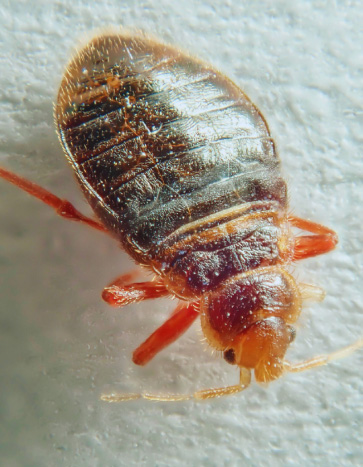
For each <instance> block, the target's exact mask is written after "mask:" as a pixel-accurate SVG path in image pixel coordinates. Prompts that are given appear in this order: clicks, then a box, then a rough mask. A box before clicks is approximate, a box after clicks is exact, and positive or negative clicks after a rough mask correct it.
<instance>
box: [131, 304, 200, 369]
mask: <svg viewBox="0 0 363 467" xmlns="http://www.w3.org/2000/svg"><path fill="white" fill-rule="evenodd" d="M198 315H199V307H198V304H196V303H189V304H184V303H182V304H181V305H179V306H178V307H177V308H176V310H175V311H174V312H173V313H172V315H171V316H170V318H169V319H167V320H166V321H165V322H164V323H163V324H162V325H161V326H160V327H159V328H158V329H157V330H156V331H154V332H153V333H152V334H151V336H150V337H148V338H147V339H146V341H145V342H143V343H142V344H141V345H140V346H139V347H138V348H137V349H136V350H135V351H134V353H133V356H132V361H133V362H134V363H135V364H136V365H146V363H148V362H149V361H150V360H151V359H152V358H154V357H155V355H156V354H158V353H159V352H160V351H161V350H163V349H164V348H165V347H167V346H168V345H170V344H172V343H173V342H174V341H176V340H177V339H178V338H179V337H180V336H181V335H182V334H184V332H185V331H186V330H187V329H189V327H190V326H191V325H192V323H193V322H194V320H195V319H196V318H197V316H198Z"/></svg>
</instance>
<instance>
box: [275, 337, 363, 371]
mask: <svg viewBox="0 0 363 467" xmlns="http://www.w3.org/2000/svg"><path fill="white" fill-rule="evenodd" d="M361 347H363V339H359V340H358V341H357V342H355V343H354V344H351V345H348V347H344V348H343V349H340V350H337V351H336V352H332V353H330V354H327V355H319V356H317V357H314V358H311V359H309V360H305V361H304V362H301V363H295V364H294V365H293V364H291V363H290V362H287V361H285V362H284V369H285V370H286V371H289V372H290V373H299V372H301V371H305V370H310V369H311V368H317V367H318V366H323V365H326V364H327V363H329V362H331V361H333V360H338V359H339V358H344V357H347V356H348V355H350V354H351V353H353V352H355V351H356V350H358V349H360V348H361Z"/></svg>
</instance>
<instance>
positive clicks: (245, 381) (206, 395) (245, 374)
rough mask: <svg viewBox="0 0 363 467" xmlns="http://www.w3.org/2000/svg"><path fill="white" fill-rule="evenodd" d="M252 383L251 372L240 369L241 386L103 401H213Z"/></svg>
mask: <svg viewBox="0 0 363 467" xmlns="http://www.w3.org/2000/svg"><path fill="white" fill-rule="evenodd" d="M250 381H251V372H250V370H248V369H246V368H241V369H240V380H239V384H236V385H234V386H227V387H225V388H216V389H203V390H202V391H197V392H195V393H194V394H180V395H179V394H170V395H161V394H147V393H144V394H104V395H102V396H101V400H103V401H105V402H125V401H130V400H135V399H140V398H143V399H147V400H149V401H156V402H179V401H185V400H190V399H192V398H193V397H194V399H196V400H205V399H213V398H215V397H221V396H230V395H232V394H237V393H238V392H241V391H243V390H244V389H246V388H247V387H248V386H249V384H250Z"/></svg>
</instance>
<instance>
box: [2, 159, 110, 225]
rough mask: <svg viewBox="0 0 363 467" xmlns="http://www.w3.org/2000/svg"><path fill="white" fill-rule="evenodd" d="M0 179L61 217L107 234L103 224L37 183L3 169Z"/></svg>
mask: <svg viewBox="0 0 363 467" xmlns="http://www.w3.org/2000/svg"><path fill="white" fill-rule="evenodd" d="M0 178H3V179H4V180H7V181H8V182H10V183H12V184H13V185H15V186H17V187H18V188H20V189H21V190H23V191H26V192H27V193H28V194H29V195H31V196H34V198H38V199H39V200H40V201H42V202H43V203H45V204H47V205H48V206H50V207H51V208H52V209H54V211H55V212H56V213H57V214H58V215H59V216H61V217H65V218H66V219H69V220H73V221H77V222H81V223H83V224H86V225H88V226H89V227H92V228H93V229H97V230H101V231H102V232H107V230H106V228H105V227H104V226H103V225H102V224H101V223H99V222H97V221H95V220H94V219H91V218H90V217H86V216H84V215H83V214H82V213H80V212H79V211H78V210H77V209H76V208H75V207H74V206H73V204H71V203H70V202H69V201H67V200H66V199H61V198H58V196H56V195H54V194H53V193H51V192H50V191H48V190H46V189H44V188H42V187H41V186H39V185H37V184H36V183H33V182H31V181H29V180H27V179H26V178H23V177H19V175H16V174H15V173H13V172H10V170H6V169H3V168H1V167H0Z"/></svg>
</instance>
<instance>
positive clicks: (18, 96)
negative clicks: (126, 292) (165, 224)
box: [0, 0, 363, 467]
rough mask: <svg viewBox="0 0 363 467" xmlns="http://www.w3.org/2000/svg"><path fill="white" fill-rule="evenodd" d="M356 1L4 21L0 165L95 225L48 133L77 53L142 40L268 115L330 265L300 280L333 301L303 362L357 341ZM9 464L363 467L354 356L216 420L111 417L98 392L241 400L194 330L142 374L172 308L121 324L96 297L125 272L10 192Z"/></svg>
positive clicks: (42, 11) (82, 230) (255, 395)
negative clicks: (207, 68)
mask: <svg viewBox="0 0 363 467" xmlns="http://www.w3.org/2000/svg"><path fill="white" fill-rule="evenodd" d="M359 3H360V2H359V1H357V2H354V1H352V2H339V1H336V2H333V1H331V2H324V1H316V2H312V1H311V2H309V1H305V2H304V1H301V0H300V1H294V2H290V1H273V2H269V1H254V2H247V1H238V2H237V1H235V2H230V1H228V0H218V1H215V0H214V1H212V0H210V1H209V2H193V1H192V0H181V1H178V2H172V1H171V0H169V1H167V0H164V1H158V2H156V1H152V0H144V1H141V0H137V1H132V0H126V1H122V2H121V1H120V2H116V1H111V0H109V1H104V2H102V1H98V2H92V1H90V0H89V1H79V0H73V1H63V2H61V1H58V2H56V1H40V0H33V1H32V2H27V1H17V2H10V1H6V0H2V1H1V4H0V22H1V24H0V35H1V47H2V50H1V54H0V56H1V71H0V80H1V85H0V140H1V143H0V151H1V152H0V163H1V165H3V166H6V167H8V168H11V169H13V170H14V171H16V172H18V173H21V174H23V175H25V176H27V177H28V178H30V179H31V180H33V181H36V182H38V183H39V184H41V185H43V186H44V187H47V188H50V189H52V190H53V191H54V192H55V193H56V194H58V195H59V196H62V197H67V198H69V199H70V200H71V201H72V202H74V203H75V204H76V205H77V207H79V208H80V209H82V210H83V211H84V212H87V210H88V208H87V206H86V205H85V203H84V201H83V200H82V197H81V195H80V192H79V191H78V188H77V187H76V184H75V181H74V180H73V178H72V174H71V170H70V168H69V167H68V166H67V164H66V161H65V158H64V156H63V155H62V150H61V148H60V145H59V143H58V141H57V137H56V134H55V131H54V127H53V119H52V103H53V101H54V99H55V96H56V92H57V88H58V85H59V81H60V78H61V74H62V70H63V69H64V66H65V64H66V63H67V61H68V59H69V56H70V53H71V51H72V48H73V47H74V46H75V45H76V44H77V41H78V40H79V39H80V38H81V39H82V37H84V33H89V32H90V31H92V30H94V29H97V28H102V27H105V26H107V25H123V26H124V27H128V28H141V29H143V30H144V31H146V32H149V33H152V34H153V35H155V36H157V37H160V39H162V40H164V41H166V42H169V43H172V44H175V45H176V46H182V47H183V48H185V49H186V50H189V51H191V52H192V53H194V54H195V55H197V56H199V57H201V58H203V59H205V60H207V61H209V62H211V63H212V64H213V65H215V66H216V67H217V68H219V69H221V70H222V71H223V72H224V73H226V74H227V75H228V76H230V77H231V78H232V79H234V80H235V81H236V82H237V84H239V85H240V86H241V87H242V89H244V91H245V92H246V93H247V94H248V95H249V96H250V97H251V99H252V100H253V101H254V102H255V103H256V104H257V105H258V106H259V107H260V109H261V110H262V112H263V114H264V115H265V117H266V119H267V121H268V123H269V125H270V128H271V131H272V134H273V136H274V138H275V140H276V143H277V146H278V148H279V152H280V155H281V159H282V161H283V169H284V174H285V175H286V177H287V179H288V182H289V186H290V197H291V209H292V211H293V212H294V213H295V214H296V215H299V216H305V217H309V218H311V219H314V220H317V221H320V222H322V223H324V224H326V225H329V226H331V227H332V228H334V229H335V230H336V231H337V232H338V234H339V237H340V244H339V247H338V249H337V250H336V251H334V252H332V253H330V254H329V255H326V256H321V257H319V258H316V259H310V260H307V261H304V262H303V264H300V265H298V266H297V267H296V275H297V277H299V279H300V280H302V281H310V282H312V283H317V284H319V285H321V286H323V287H324V288H325V289H326V291H327V298H326V300H325V301H324V302H323V303H321V304H314V305H312V306H309V307H308V309H306V310H305V311H304V312H303V315H302V318H301V321H300V327H299V329H298V335H297V339H296V341H295V343H294V345H293V346H292V347H291V349H290V351H289V357H290V358H291V360H298V359H301V358H304V357H310V356H312V355H315V354H319V353H322V352H329V351H332V350H335V349H338V348H340V347H342V346H345V345H347V344H349V343H351V342H353V341H355V340H357V339H358V338H359V337H360V335H361V327H362V317H361V313H362V299H363V292H362V289H363V287H362V284H363V269H362V264H363V258H362V240H363V236H362V211H361V209H362V204H363V181H362V177H363V162H362V146H361V142H362V139H361V128H362V126H361V125H362V110H361V107H360V105H361V103H362V55H361V46H362V43H363V37H362V33H361V25H362V23H363V18H362V13H361V5H359ZM0 219H1V220H0V225H1V227H0V267H1V273H0V288H1V291H0V294H1V314H0V333H1V335H0V359H1V360H0V364H1V392H0V417H1V427H0V440H1V441H0V443H1V444H0V449H1V451H0V464H1V465H3V466H6V467H8V466H9V467H15V466H37V467H41V466H58V465H59V466H60V465H62V466H64V465H66V466H124V465H125V466H132V465H141V466H154V465H155V466H179V465H180V466H184V465H203V466H235V465H236V466H241V465H242V466H243V465H249V466H261V465H262V466H279V465H284V466H285V465H288V466H300V465H305V466H307V465H308V466H314V465H319V466H321V465H329V466H350V465H361V464H362V462H363V461H362V442H363V440H362V438H363V433H362V425H363V407H362V405H363V402H362V389H363V384H362V379H361V366H362V353H361V352H360V353H356V354H355V355H354V356H351V357H349V358H347V359H345V360H342V361H339V362H336V363H334V364H331V365H330V366H328V367H325V368H322V369H319V370H313V371H310V372H306V373H303V374H299V375H287V376H286V377H284V378H282V379H281V380H279V381H278V382H275V383H273V384H271V385H270V386H269V387H266V388H264V387H260V386H257V385H256V384H255V383H254V384H252V385H251V387H250V388H249V389H248V391H246V392H245V393H242V394H240V395H238V396H235V397H230V398H227V399H222V400H215V401H211V402H204V403H197V402H183V403H174V404H167V403H150V402H147V401H136V402H131V403H127V404H122V405H108V404H105V403H102V402H100V401H99V399H98V397H99V394H100V393H102V392H103V391H106V392H107V391H110V390H114V389H116V390H119V391H130V390H154V391H156V392H168V391H169V392H172V391H175V392H184V391H188V392H191V391H193V390H195V389H200V388H203V387H208V386H219V385H221V384H224V383H228V382H229V383H234V382H235V380H236V379H237V373H236V371H235V370H234V369H233V368H232V367H230V366H229V365H227V364H225V363H224V362H223V361H221V360H220V359H219V358H218V357H217V356H214V357H213V356H211V355H210V352H209V351H207V352H205V350H207V349H206V347H205V345H204V344H202V343H201V342H200V339H201V336H200V331H199V323H198V324H196V325H195V326H194V327H193V328H192V329H191V330H190V331H189V332H188V334H187V335H186V336H184V337H183V338H182V339H180V341H179V342H178V343H177V344H175V345H173V346H172V347H171V348H170V349H168V350H167V351H164V352H163V353H162V354H160V356H158V358H156V359H155V360H154V361H153V362H152V363H151V364H150V365H149V366H147V367H146V368H136V367H135V366H134V365H133V364H132V363H131V362H130V356H131V352H132V349H133V348H134V347H135V346H136V345H138V343H140V342H141V341H142V340H143V339H144V338H145V337H147V335H148V334H149V333H150V332H151V331H152V330H153V329H154V328H155V327H156V326H157V325H158V324H159V323H161V322H162V320H163V318H164V317H165V316H167V314H168V313H169V312H170V310H171V309H172V307H173V304H171V303H169V302H168V301H167V300H163V301H155V302H152V303H147V304H146V305H145V306H141V305H139V306H132V307H129V308H128V309H124V310H121V311H118V310H114V309H110V308H109V307H107V305H106V304H104V303H103V302H102V301H101V299H100V292H101V289H102V287H103V286H104V285H105V284H107V282H108V281H110V280H111V279H112V278H113V277H114V276H116V275H117V274H119V273H121V272H122V271H126V270H128V269H129V268H130V267H131V266H132V265H131V262H130V260H129V259H128V258H127V257H126V256H125V255H124V254H123V253H122V252H121V251H119V249H118V247H117V245H116V244H115V243H114V242H113V241H112V240H111V239H108V238H106V237H105V236H104V235H102V234H99V233H96V232H92V231H91V230H90V229H87V228H86V227H83V226H80V225H76V224H73V223H70V222H66V221H64V220H62V219H60V218H57V217H56V216H55V215H54V214H53V213H52V212H51V211H50V210H49V209H48V208H47V207H46V206H44V205H42V204H41V203H39V202H37V201H35V200H33V199H31V198H29V197H28V196H26V195H25V194H24V193H22V192H20V190H16V189H15V188H12V187H11V186H10V185H8V184H6V183H5V182H2V181H0Z"/></svg>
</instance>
